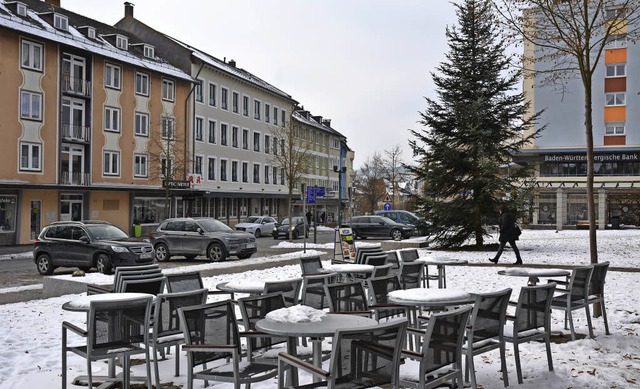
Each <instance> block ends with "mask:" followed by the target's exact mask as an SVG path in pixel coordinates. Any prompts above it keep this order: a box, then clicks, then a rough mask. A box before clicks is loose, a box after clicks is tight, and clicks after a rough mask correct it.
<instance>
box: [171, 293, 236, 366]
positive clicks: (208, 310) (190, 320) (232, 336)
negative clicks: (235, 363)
mask: <svg viewBox="0 0 640 389" xmlns="http://www.w3.org/2000/svg"><path fill="white" fill-rule="evenodd" d="M178 314H179V316H180V326H181V327H182V333H183V334H184V339H185V343H184V344H185V345H203V344H207V345H216V346H218V347H219V346H228V347H227V348H226V349H227V350H228V351H211V350H208V351H195V352H193V353H192V354H191V357H192V358H193V360H192V361H193V363H192V365H193V366H196V365H200V364H203V363H207V362H214V361H218V360H222V359H225V360H226V359H227V358H232V357H233V354H232V351H234V350H235V351H236V352H237V353H238V354H240V352H241V344H240V335H239V332H238V323H237V322H236V315H235V305H234V303H233V302H232V301H231V300H224V301H217V302H214V303H209V304H203V305H194V306H190V307H184V308H180V309H178ZM218 350H219V349H218Z"/></svg>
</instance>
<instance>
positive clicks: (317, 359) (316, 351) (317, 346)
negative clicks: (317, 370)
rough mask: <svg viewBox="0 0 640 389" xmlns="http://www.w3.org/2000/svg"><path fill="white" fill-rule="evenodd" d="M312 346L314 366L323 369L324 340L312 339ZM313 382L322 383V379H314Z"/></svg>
mask: <svg viewBox="0 0 640 389" xmlns="http://www.w3.org/2000/svg"><path fill="white" fill-rule="evenodd" d="M310 340H311V346H312V350H313V364H314V365H315V366H317V367H322V340H323V338H311V339H310ZM313 382H320V379H319V378H317V377H315V376H314V377H313Z"/></svg>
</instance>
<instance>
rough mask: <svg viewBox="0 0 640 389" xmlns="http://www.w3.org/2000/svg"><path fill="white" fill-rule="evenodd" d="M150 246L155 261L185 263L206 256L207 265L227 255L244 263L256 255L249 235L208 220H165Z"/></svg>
mask: <svg viewBox="0 0 640 389" xmlns="http://www.w3.org/2000/svg"><path fill="white" fill-rule="evenodd" d="M151 243H152V244H153V247H154V248H155V250H156V259H157V260H158V261H166V260H168V259H169V258H171V256H173V255H181V256H184V257H185V258H187V259H189V260H191V259H194V258H195V257H197V256H198V255H206V256H207V258H209V260H211V261H224V260H225V259H226V258H227V257H228V256H230V255H233V256H237V257H238V258H240V259H246V258H249V257H250V256H251V255H253V254H254V253H255V252H256V251H258V246H257V245H256V237H255V236H253V234H250V233H248V232H243V231H235V230H232V229H231V228H230V227H229V226H227V225H226V224H224V223H223V222H221V221H220V220H217V219H214V218H208V217H194V218H191V217H184V218H173V219H167V220H165V221H163V222H162V223H160V225H159V226H158V229H157V230H155V231H154V232H153V234H151Z"/></svg>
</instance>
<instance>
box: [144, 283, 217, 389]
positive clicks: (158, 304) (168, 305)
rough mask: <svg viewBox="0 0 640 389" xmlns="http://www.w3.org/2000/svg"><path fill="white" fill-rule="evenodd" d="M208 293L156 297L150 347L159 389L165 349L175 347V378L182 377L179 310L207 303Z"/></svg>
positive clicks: (197, 291)
mask: <svg viewBox="0 0 640 389" xmlns="http://www.w3.org/2000/svg"><path fill="white" fill-rule="evenodd" d="M207 293H208V290H207V289H204V288H202V289H196V290H187V291H183V292H174V293H161V294H159V295H158V296H156V301H155V305H154V308H153V325H152V336H151V341H150V346H151V347H152V348H153V367H154V372H155V380H156V385H157V387H158V388H159V387H160V370H159V368H158V352H160V354H161V355H162V357H163V359H164V358H165V356H164V349H165V348H170V347H173V346H175V348H176V350H175V369H176V370H175V376H176V377H177V376H179V375H180V358H179V356H180V345H181V344H184V335H183V333H182V329H181V328H180V320H179V318H178V308H183V307H189V306H192V305H202V304H204V303H206V302H207Z"/></svg>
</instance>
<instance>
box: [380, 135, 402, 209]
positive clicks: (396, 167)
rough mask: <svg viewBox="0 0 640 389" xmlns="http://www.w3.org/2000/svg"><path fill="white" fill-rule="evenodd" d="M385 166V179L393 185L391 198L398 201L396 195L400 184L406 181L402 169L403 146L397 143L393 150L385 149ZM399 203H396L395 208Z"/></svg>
mask: <svg viewBox="0 0 640 389" xmlns="http://www.w3.org/2000/svg"><path fill="white" fill-rule="evenodd" d="M384 156H385V158H384V166H385V179H386V180H387V183H388V184H389V185H391V194H392V196H391V199H392V201H393V202H395V201H396V195H397V193H398V192H399V188H398V187H399V184H401V183H402V182H404V179H403V177H402V175H401V174H400V173H401V169H402V166H403V161H402V148H401V147H400V145H395V146H394V147H393V148H392V149H391V150H385V151H384ZM397 205H398V204H394V208H395V207H396V206H397Z"/></svg>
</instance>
